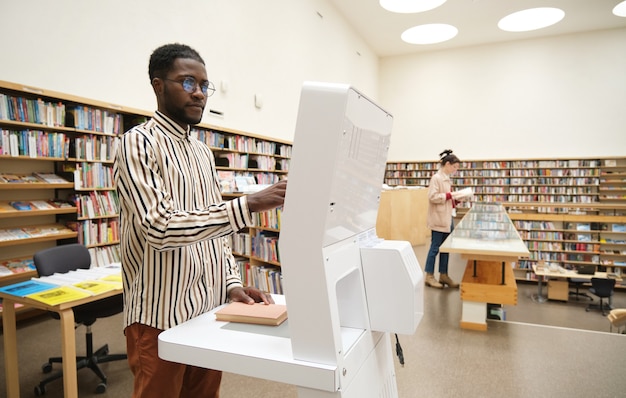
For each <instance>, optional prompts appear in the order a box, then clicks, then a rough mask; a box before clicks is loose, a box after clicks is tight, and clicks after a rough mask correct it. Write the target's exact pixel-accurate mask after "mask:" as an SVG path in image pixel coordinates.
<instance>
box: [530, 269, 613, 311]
mask: <svg viewBox="0 0 626 398" xmlns="http://www.w3.org/2000/svg"><path fill="white" fill-rule="evenodd" d="M533 272H534V273H535V275H537V277H538V278H537V295H536V296H533V300H535V301H536V302H538V303H543V302H545V301H546V300H547V298H546V296H544V295H543V282H544V280H546V279H549V278H559V279H561V278H575V279H586V280H588V281H591V278H602V279H608V277H609V274H608V273H607V272H598V271H596V273H595V274H579V273H578V272H576V271H574V270H571V269H565V268H562V267H559V270H558V271H550V269H548V267H545V268H543V269H542V270H539V269H537V265H536V264H533ZM621 281H622V278H621V277H617V278H615V282H616V283H617V282H621ZM611 299H612V298H609V305H611Z"/></svg>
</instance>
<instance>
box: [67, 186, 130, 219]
mask: <svg viewBox="0 0 626 398" xmlns="http://www.w3.org/2000/svg"><path fill="white" fill-rule="evenodd" d="M76 207H77V208H78V217H80V218H84V217H87V218H95V217H104V216H112V215H117V214H119V213H120V203H119V198H118V196H117V191H102V192H96V191H90V192H89V193H88V194H80V195H76Z"/></svg>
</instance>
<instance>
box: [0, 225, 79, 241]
mask: <svg viewBox="0 0 626 398" xmlns="http://www.w3.org/2000/svg"><path fill="white" fill-rule="evenodd" d="M72 232H73V231H72V230H71V229H70V228H68V227H66V226H65V225H61V224H52V225H45V226H43V225H38V226H31V227H22V228H3V229H0V242H7V241H13V240H20V239H30V238H38V237H42V236H50V235H59V234H66V233H72Z"/></svg>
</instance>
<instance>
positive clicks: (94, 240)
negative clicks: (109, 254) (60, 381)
mask: <svg viewBox="0 0 626 398" xmlns="http://www.w3.org/2000/svg"><path fill="white" fill-rule="evenodd" d="M67 225H68V227H69V228H71V229H72V230H73V231H75V232H77V233H78V243H80V244H83V245H85V246H94V245H103V244H104V245H106V244H111V243H116V242H119V240H120V223H119V220H118V219H117V218H102V219H96V220H83V221H68V222H67Z"/></svg>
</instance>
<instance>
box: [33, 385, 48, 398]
mask: <svg viewBox="0 0 626 398" xmlns="http://www.w3.org/2000/svg"><path fill="white" fill-rule="evenodd" d="M45 394H46V386H42V385H39V386H35V396H36V397H40V396H42V395H45Z"/></svg>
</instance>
